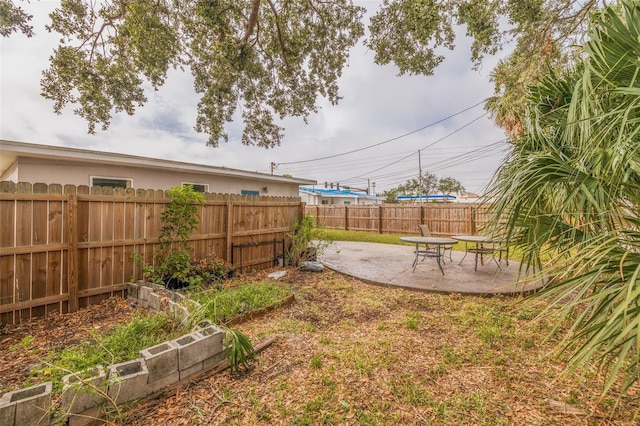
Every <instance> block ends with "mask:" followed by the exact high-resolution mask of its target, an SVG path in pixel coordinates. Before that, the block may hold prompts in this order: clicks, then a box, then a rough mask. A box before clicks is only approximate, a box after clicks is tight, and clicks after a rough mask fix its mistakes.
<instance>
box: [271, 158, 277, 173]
mask: <svg viewBox="0 0 640 426" xmlns="http://www.w3.org/2000/svg"><path fill="white" fill-rule="evenodd" d="M276 167H277V166H276V163H274V162H273V161H272V162H271V174H273V169H275V168H276Z"/></svg>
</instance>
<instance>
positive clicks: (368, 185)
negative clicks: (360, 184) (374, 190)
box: [367, 179, 371, 194]
mask: <svg viewBox="0 0 640 426" xmlns="http://www.w3.org/2000/svg"><path fill="white" fill-rule="evenodd" d="M367 194H371V179H367Z"/></svg>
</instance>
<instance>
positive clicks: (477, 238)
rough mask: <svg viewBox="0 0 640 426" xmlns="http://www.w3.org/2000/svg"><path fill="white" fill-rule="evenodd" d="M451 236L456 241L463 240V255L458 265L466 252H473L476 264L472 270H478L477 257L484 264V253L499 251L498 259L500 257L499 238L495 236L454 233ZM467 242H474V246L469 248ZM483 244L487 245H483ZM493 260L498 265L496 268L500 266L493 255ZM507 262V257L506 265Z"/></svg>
mask: <svg viewBox="0 0 640 426" xmlns="http://www.w3.org/2000/svg"><path fill="white" fill-rule="evenodd" d="M451 238H453V239H454V240H457V241H461V242H464V256H463V257H462V259H461V260H460V263H458V265H461V264H462V262H463V261H464V258H465V257H467V253H469V252H471V253H475V257H476V264H475V267H474V268H473V270H474V271H477V270H478V257H480V264H481V265H484V260H483V256H484V255H485V254H493V253H495V252H496V251H500V259H502V249H501V248H500V240H498V239H496V238H493V237H489V236H486V235H454V236H452V237H451ZM469 243H475V246H474V247H472V248H469ZM485 244H487V245H486V246H485ZM496 244H497V245H498V247H496ZM508 255H509V253H508V252H507V256H508ZM493 260H494V261H495V262H496V265H498V268H500V264H498V261H497V260H496V258H495V256H494V258H493ZM508 264H509V260H508V258H507V265H508Z"/></svg>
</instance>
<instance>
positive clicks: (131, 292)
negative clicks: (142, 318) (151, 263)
mask: <svg viewBox="0 0 640 426" xmlns="http://www.w3.org/2000/svg"><path fill="white" fill-rule="evenodd" d="M139 289H140V284H138V283H128V284H127V299H131V300H133V301H135V300H137V299H138V290H139Z"/></svg>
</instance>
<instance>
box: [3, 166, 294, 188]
mask: <svg viewBox="0 0 640 426" xmlns="http://www.w3.org/2000/svg"><path fill="white" fill-rule="evenodd" d="M92 176H94V177H95V176H98V177H109V178H122V179H131V180H132V187H134V188H145V189H164V190H166V189H169V187H171V186H176V185H180V184H182V183H183V182H190V183H198V184H207V185H209V191H208V192H213V193H229V194H239V193H241V191H243V190H245V191H256V192H258V193H259V194H260V195H273V196H291V197H297V196H298V195H299V194H298V185H296V184H285V183H279V182H269V181H265V180H260V179H256V178H252V179H248V178H238V177H233V178H231V177H227V176H212V175H203V174H198V173H189V172H183V171H173V170H158V169H151V168H133V167H131V166H118V165H103V164H95V163H82V164H80V163H77V162H72V161H55V162H52V161H48V160H43V159H38V158H20V159H19V167H18V171H17V173H14V174H13V175H12V178H11V179H8V178H5V177H4V176H3V177H2V180H13V181H14V182H30V183H40V182H41V183H46V184H52V183H60V184H72V185H90V182H91V181H90V179H91V177H92ZM265 188H266V191H265V190H264V189H265Z"/></svg>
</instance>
